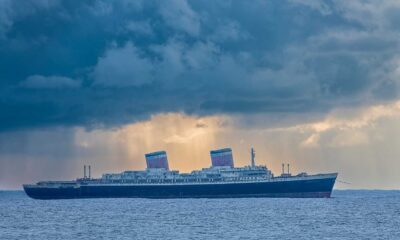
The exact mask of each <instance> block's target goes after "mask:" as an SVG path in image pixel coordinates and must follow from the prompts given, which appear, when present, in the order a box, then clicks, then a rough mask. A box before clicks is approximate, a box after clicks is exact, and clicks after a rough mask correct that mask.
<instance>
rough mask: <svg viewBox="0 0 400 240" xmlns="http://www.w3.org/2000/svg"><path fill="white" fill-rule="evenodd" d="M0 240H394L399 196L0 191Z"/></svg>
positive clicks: (398, 230)
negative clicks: (64, 196) (71, 195)
mask: <svg viewBox="0 0 400 240" xmlns="http://www.w3.org/2000/svg"><path fill="white" fill-rule="evenodd" d="M0 239H1V240H3V239H41V240H42V239H400V191H334V193H333V197H332V198H330V199H285V198H282V199H270V198H244V199H168V200H153V199H79V200H46V201H43V200H33V199H30V198H28V197H27V196H26V195H25V194H24V192H6V191H3V192H1V191H0Z"/></svg>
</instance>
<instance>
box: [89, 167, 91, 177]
mask: <svg viewBox="0 0 400 240" xmlns="http://www.w3.org/2000/svg"><path fill="white" fill-rule="evenodd" d="M90 176H91V175H90V165H89V179H90Z"/></svg>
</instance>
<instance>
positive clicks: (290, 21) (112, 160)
mask: <svg viewBox="0 0 400 240" xmlns="http://www.w3.org/2000/svg"><path fill="white" fill-rule="evenodd" d="M399 22H400V2H399V1H397V0H382V1H374V0H352V1H346V0H326V1H318V0H263V1H261V0H254V1H251V2H248V1H229V0H228V1H226V0H224V1H222V0H216V1H207V2H204V1H199V0H188V1H184V0H168V1H161V0H160V1H153V0H146V1H144V0H143V1H140V0H135V1H133V0H120V1H107V0H84V1H67V0H25V1H14V0H0V189H21V184H23V183H31V182H37V181H40V180H50V179H54V180H61V179H74V178H77V177H80V176H82V175H83V165H91V166H92V173H93V174H92V175H94V176H96V177H99V176H101V174H102V173H105V172H120V171H124V170H132V169H144V168H145V160H144V154H145V153H147V152H152V151H159V150H166V151H167V153H168V158H169V165H170V168H173V169H176V170H180V171H181V172H190V171H191V170H194V169H200V168H203V167H208V166H210V163H211V161H210V157H209V150H211V149H218V148H223V147H231V148H232V149H233V154H234V161H235V165H236V166H245V165H249V164H250V148H251V147H254V148H255V150H256V162H257V164H261V165H267V167H269V168H270V169H272V170H273V172H274V173H275V174H280V171H281V170H280V169H281V164H282V163H290V166H291V170H292V172H293V173H298V172H304V171H306V172H308V173H323V172H338V173H339V177H338V180H339V181H338V182H337V183H336V185H335V187H336V188H338V189H347V188H352V189H359V188H365V189H399V188H400V174H399V173H400V161H399V159H400V148H399V147H400V137H399V136H400V124H399V123H400V97H399V84H400V51H399V50H400V48H399V44H400V34H399V33H400V27H399V26H400V25H399V24H398V23H399Z"/></svg>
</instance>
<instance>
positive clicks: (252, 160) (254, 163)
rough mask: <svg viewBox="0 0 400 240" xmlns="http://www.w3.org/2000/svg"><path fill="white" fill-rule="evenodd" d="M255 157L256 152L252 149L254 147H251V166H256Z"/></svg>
mask: <svg viewBox="0 0 400 240" xmlns="http://www.w3.org/2000/svg"><path fill="white" fill-rule="evenodd" d="M255 157H256V152H255V151H254V148H251V166H252V167H255V166H256V162H255Z"/></svg>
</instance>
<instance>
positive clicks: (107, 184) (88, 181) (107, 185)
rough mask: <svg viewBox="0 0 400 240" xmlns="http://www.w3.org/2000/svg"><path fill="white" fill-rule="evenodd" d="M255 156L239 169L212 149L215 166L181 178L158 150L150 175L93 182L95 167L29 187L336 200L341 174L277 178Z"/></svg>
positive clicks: (49, 191)
mask: <svg viewBox="0 0 400 240" xmlns="http://www.w3.org/2000/svg"><path fill="white" fill-rule="evenodd" d="M250 153H251V162H250V164H249V165H248V166H244V167H235V166H234V162H233V155H232V150H231V149H230V148H223V149H217V150H212V151H210V155H211V164H212V165H211V167H208V168H203V169H201V170H194V171H192V172H190V173H179V171H176V170H170V169H169V165H168V158H167V153H166V152H165V151H157V152H152V153H148V154H145V158H146V164H147V168H146V169H145V170H137V171H124V172H121V173H105V174H102V176H101V177H100V178H92V177H91V166H90V165H88V166H86V165H85V166H84V174H83V177H81V178H77V179H76V180H72V181H40V182H38V183H36V184H24V185H23V188H24V191H25V193H26V194H27V195H28V196H29V197H31V198H34V199H75V198H156V199H164V198H250V197H251V198H253V197H274V198H278V197H284V198H330V197H331V193H332V189H333V187H334V184H335V181H336V178H337V176H338V173H324V174H312V175H309V174H307V173H305V172H301V173H298V174H296V175H292V174H291V173H290V169H289V166H290V165H289V164H282V173H281V174H280V175H277V176H274V174H273V173H272V172H271V170H269V169H268V168H267V167H266V166H265V165H256V164H255V151H254V149H253V148H251V152H250ZM285 166H287V169H286V168H285ZM86 170H88V174H87V171H86Z"/></svg>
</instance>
